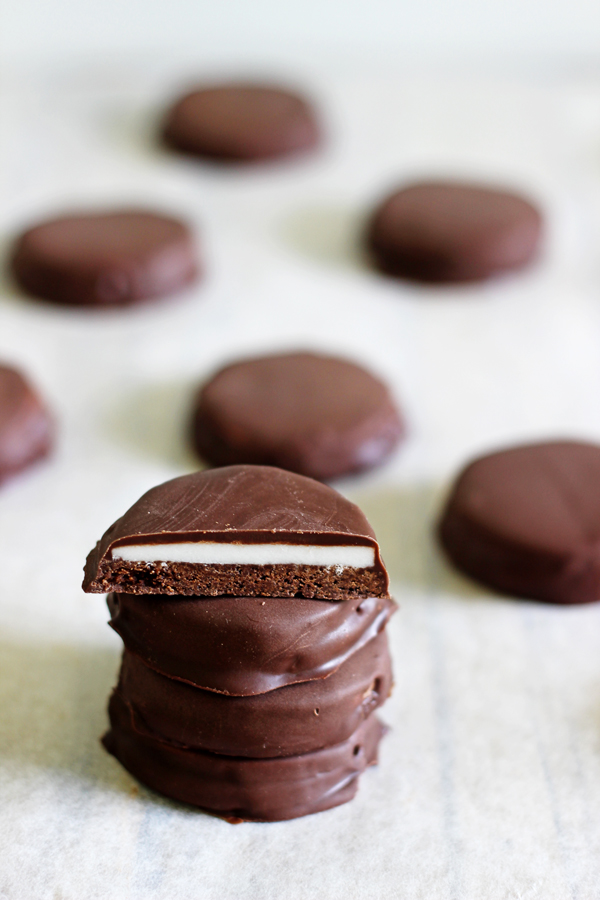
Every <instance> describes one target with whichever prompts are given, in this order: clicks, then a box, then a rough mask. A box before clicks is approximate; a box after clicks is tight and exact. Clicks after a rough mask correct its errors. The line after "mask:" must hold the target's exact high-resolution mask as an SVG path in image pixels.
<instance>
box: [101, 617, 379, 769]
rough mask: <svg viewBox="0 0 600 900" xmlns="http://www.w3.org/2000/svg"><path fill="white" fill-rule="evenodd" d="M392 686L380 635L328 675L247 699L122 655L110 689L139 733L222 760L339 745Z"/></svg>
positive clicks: (130, 656) (295, 753)
mask: <svg viewBox="0 0 600 900" xmlns="http://www.w3.org/2000/svg"><path fill="white" fill-rule="evenodd" d="M216 602H217V603H218V602H219V601H216ZM391 687H392V669H391V662H390V656H389V651H388V646H387V635H386V634H385V632H383V633H382V634H379V635H377V636H376V637H374V638H373V640H371V641H369V642H368V643H367V644H365V645H364V646H363V647H361V649H360V650H357V651H356V653H354V654H353V655H352V656H351V657H350V658H349V659H347V660H346V662H345V663H344V664H343V665H342V666H340V668H339V669H337V671H335V672H334V673H333V674H332V675H329V676H328V677H327V678H319V679H317V680H316V681H305V682H302V683H301V684H291V685H288V686H287V687H282V688H279V689H278V690H275V691H268V692H267V693H266V694H256V695H254V696H250V697H232V696H227V695H225V694H216V693H215V692H214V691H204V690H201V689H200V688H197V687H192V686H191V685H189V684H185V683H184V682H182V681H175V680H174V679H172V678H166V677H165V676H164V675H159V674H158V672H155V671H154V669H150V668H149V667H148V666H146V665H145V664H144V663H143V662H142V661H141V660H140V659H139V658H138V657H137V656H134V655H133V654H132V653H128V652H127V651H125V653H124V655H123V663H122V665H121V673H120V677H119V684H118V686H117V688H116V690H117V692H118V693H119V695H120V697H121V700H123V702H124V703H125V704H126V705H127V706H128V707H129V711H130V713H131V722H132V726H133V728H134V729H135V730H136V731H137V732H139V733H140V734H145V735H147V736H148V737H152V738H155V739H156V740H163V741H168V742H169V743H171V744H177V745H178V746H181V747H185V748H195V749H199V750H210V751H211V752H212V753H221V754H224V755H225V756H246V757H253V758H265V757H275V756H295V755H297V754H299V753H310V752H312V751H313V750H320V749H321V748H322V747H329V746H331V745H333V744H339V743H341V742H342V741H345V740H346V739H347V738H348V737H349V736H350V735H351V734H352V733H353V732H354V731H356V729H357V728H358V726H359V725H360V724H361V722H363V721H364V720H365V719H366V718H367V716H369V715H370V714H371V713H372V712H373V711H374V710H375V709H377V707H378V706H381V704H382V703H385V701H386V700H387V698H388V696H389V694H390V690H391Z"/></svg>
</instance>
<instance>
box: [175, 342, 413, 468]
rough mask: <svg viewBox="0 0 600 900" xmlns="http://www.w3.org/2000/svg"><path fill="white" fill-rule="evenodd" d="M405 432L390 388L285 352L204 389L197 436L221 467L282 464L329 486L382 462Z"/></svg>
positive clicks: (224, 374) (350, 369) (222, 374)
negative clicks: (335, 479) (236, 464)
mask: <svg viewBox="0 0 600 900" xmlns="http://www.w3.org/2000/svg"><path fill="white" fill-rule="evenodd" d="M403 433H404V425H403V422H402V420H401V418H400V415H399V413H398V410H397V409H396V406H395V404H394V401H393V399H392V397H391V395H390V392H389V390H388V389H387V387H386V386H385V385H384V384H383V383H382V382H381V381H379V379H377V378H375V377H374V376H373V375H371V374H370V372H367V371H365V369H362V368H360V366H357V365H355V364H354V363H351V362H348V361H347V360H343V359H335V358H332V357H326V356H316V355H315V354H313V353H287V354H283V355H279V356H267V357H259V358H257V359H248V360H244V361H242V362H238V363H234V364H232V365H229V366H227V367H226V368H224V369H221V370H220V371H219V372H217V374H216V375H215V376H214V377H213V378H212V379H211V381H209V382H208V384H206V385H205V386H204V387H203V388H202V389H201V390H200V392H199V394H198V396H197V398H196V402H195V407H194V413H193V425H192V439H193V443H194V446H195V448H196V450H197V451H198V453H199V454H200V456H202V457H203V458H204V459H205V460H207V461H208V462H209V463H212V464H213V465H216V466H226V465H232V464H235V463H256V464H259V465H272V466H280V467H281V468H282V469H289V470H290V471H292V472H299V473H300V474H301V475H308V476H309V477H311V478H317V479H320V480H322V481H325V480H327V479H330V478H338V477H341V476H342V475H349V474H351V473H353V472H360V471H362V470H364V469H370V468H372V467H373V466H376V465H379V464H380V463H381V462H383V460H384V459H386V457H388V456H389V454H390V453H391V452H392V450H393V449H394V448H395V446H396V444H397V443H398V441H399V440H400V438H401V437H402V435H403Z"/></svg>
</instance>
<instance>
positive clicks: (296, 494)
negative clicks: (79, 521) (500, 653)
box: [84, 466, 396, 821]
mask: <svg viewBox="0 0 600 900" xmlns="http://www.w3.org/2000/svg"><path fill="white" fill-rule="evenodd" d="M84 588H85V590H87V591H91V592H106V591H108V592H109V596H108V605H109V609H110V613H111V623H110V624H111V625H112V627H113V628H114V629H115V630H116V631H117V633H118V634H119V635H120V636H121V638H122V639H123V642H124V644H125V650H124V653H123V659H122V665H121V671H120V675H119V681H118V684H117V687H116V688H115V690H114V692H113V695H112V697H111V698H110V702H109V716H110V723H111V727H110V730H109V731H108V733H107V734H106V735H105V737H104V739H103V741H104V745H105V747H106V749H107V750H108V751H109V752H110V753H112V754H113V755H114V756H115V757H116V758H117V759H118V760H119V761H120V762H121V763H122V764H123V765H124V766H125V768H126V769H128V771H129V772H131V774H132V775H134V776H135V777H136V778H138V779H139V781H141V782H142V783H144V784H146V785H147V786H149V787H151V788H153V789H154V790H156V791H158V792H160V793H162V794H164V795H166V796H168V797H170V798H172V799H174V800H178V801H181V802H185V803H189V804H193V805H195V806H198V807H201V808H202V809H205V810H207V811H209V812H212V813H215V814H217V815H219V816H223V817H225V818H227V819H229V820H230V821H237V820H258V821H277V820H283V819H291V818H295V817H297V816H303V815H307V814H309V813H313V812H318V811H321V810H325V809H329V808H330V807H333V806H337V805H339V804H341V803H345V802H347V801H348V800H350V799H352V797H353V796H354V794H355V793H356V790H357V786H358V776H359V775H360V774H361V773H362V772H363V771H364V770H365V768H367V767H368V766H369V765H372V764H374V763H376V762H377V749H378V744H379V741H380V739H381V737H382V735H383V733H384V731H385V728H384V726H383V725H382V724H381V723H380V722H379V720H378V719H377V717H376V716H375V715H374V710H375V709H376V708H377V707H378V706H380V705H381V704H382V703H383V702H384V701H385V700H386V699H387V697H388V695H389V693H390V690H391V686H392V672H391V662H390V657H389V652H388V646H387V635H386V633H385V626H386V624H387V622H388V620H389V618H390V616H391V615H392V614H393V612H394V611H395V608H396V606H395V604H394V601H393V600H391V599H390V598H389V594H388V578H387V573H386V570H385V567H384V565H383V562H382V561H381V558H380V555H379V548H378V545H377V542H376V540H375V537H374V534H373V532H372V529H371V528H370V526H369V524H368V522H367V521H366V519H365V517H364V516H363V514H362V513H361V511H360V510H359V509H358V508H357V507H356V506H354V504H352V503H350V502H349V501H347V500H345V499H344V498H343V497H342V496H341V495H340V494H338V493H337V492H336V491H334V490H333V489H332V488H330V487H327V486H325V485H323V484H321V483H319V482H316V481H313V480H312V479H308V478H305V477H303V476H299V475H295V474H293V473H290V472H286V471H283V470H281V469H275V468H271V467H267V466H229V467H225V468H221V469H214V470H211V471H208V472H202V473H196V474H194V475H188V476H184V477H182V478H176V479H174V480H173V481H170V482H166V483H165V484H163V485H159V486H158V487H157V488H154V489H152V490H151V491H149V492H148V493H147V494H145V495H144V496H143V497H142V498H141V499H140V500H139V501H138V502H137V503H136V504H134V506H133V507H132V508H131V509H130V510H129V511H128V512H127V513H125V515H124V516H123V517H122V518H121V519H119V520H118V521H117V522H116V523H115V524H114V525H113V526H112V527H111V528H110V529H109V530H108V531H107V532H106V534H105V535H104V537H103V538H102V540H101V541H100V542H99V543H98V545H97V546H96V548H95V549H94V550H93V551H92V553H90V555H89V557H88V561H87V564H86V575H85V580H84Z"/></svg>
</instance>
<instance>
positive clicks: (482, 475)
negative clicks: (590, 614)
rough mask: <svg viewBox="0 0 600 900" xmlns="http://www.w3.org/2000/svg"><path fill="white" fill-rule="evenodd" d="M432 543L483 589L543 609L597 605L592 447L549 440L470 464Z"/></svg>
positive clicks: (599, 550)
mask: <svg viewBox="0 0 600 900" xmlns="http://www.w3.org/2000/svg"><path fill="white" fill-rule="evenodd" d="M439 536H440V540H441V543H442V546H443V547H444V549H445V551H446V553H447V554H448V556H449V557H450V559H451V560H452V561H453V562H454V563H455V565H456V566H457V567H458V568H459V569H461V570H462V571H463V572H465V573H466V574H467V575H471V576H472V577H473V578H475V579H477V580H478V581H481V582H482V583H483V584H485V585H488V586H489V587H491V588H494V589H496V590H499V591H502V592H504V593H507V594H514V595H515V596H517V597H524V598H531V599H533V600H544V601H547V602H550V603H589V602H592V601H594V600H599V599H600V447H598V446H596V445H594V444H585V443H575V442H572V441H556V442H551V443H543V444H531V445H526V446H522V447H514V448H512V449H510V450H504V451H502V452H499V453H493V454H491V455H490V456H484V457H482V458H481V459H477V460H475V461H474V462H472V463H471V464H470V465H469V466H467V468H466V469H465V470H464V471H463V472H462V474H461V475H460V476H459V478H458V480H457V482H456V484H455V486H454V488H453V490H452V493H451V495H450V498H449V500H448V502H447V505H446V508H445V511H444V513H443V516H442V519H441V522H440V525H439Z"/></svg>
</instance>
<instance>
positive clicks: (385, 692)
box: [104, 597, 395, 821]
mask: <svg viewBox="0 0 600 900" xmlns="http://www.w3.org/2000/svg"><path fill="white" fill-rule="evenodd" d="M154 599H155V598H146V600H145V604H144V606H143V608H146V609H148V610H151V609H152V602H153V600H154ZM169 599H171V601H173V600H175V599H176V598H169ZM165 600H166V602H167V603H168V600H167V598H165ZM222 602H223V601H221V600H220V599H218V598H214V599H210V600H204V599H202V598H196V599H192V598H188V599H187V601H186V603H185V607H186V609H187V610H189V611H191V610H193V609H194V607H196V608H198V607H199V608H200V610H202V609H203V608H204V609H206V606H207V604H208V605H210V607H211V609H210V610H209V612H211V618H213V617H214V614H215V613H217V612H218V608H219V604H221V603H222ZM267 603H269V601H267V602H265V604H264V605H263V606H261V608H262V609H263V612H264V615H263V616H262V617H261V619H258V620H256V621H255V623H254V625H253V624H252V620H251V619H249V618H248V617H245V619H243V620H242V621H243V625H242V627H243V628H246V629H248V628H250V633H252V631H254V632H255V639H256V643H257V644H259V643H260V641H261V633H262V638H263V639H264V633H265V629H266V630H267V631H268V630H269V622H268V610H269V608H270V607H275V606H276V604H273V603H272V602H271V603H269V605H268V606H267ZM287 603H288V604H289V607H288V608H289V612H290V614H291V616H292V618H293V611H294V603H293V602H290V600H287ZM323 604H325V606H324V605H323ZM223 605H224V606H227V605H229V601H225V603H224V604H223ZM359 605H360V603H359V602H358V601H357V602H355V603H354V607H355V608H354V609H353V608H352V606H353V604H348V606H347V607H346V608H345V609H346V611H347V612H346V616H345V617H344V618H345V619H346V630H348V631H350V632H351V631H352V629H349V628H348V625H349V623H350V622H351V621H352V618H353V615H354V617H357V616H361V615H362V616H364V623H365V627H364V629H363V631H362V632H360V631H357V627H356V626H355V627H354V632H355V633H354V634H353V640H354V647H352V648H351V652H350V653H349V654H348V648H346V655H345V656H343V657H342V658H343V661H342V662H341V664H339V665H338V666H337V667H335V661H331V660H330V661H329V662H330V665H329V666H327V665H324V668H325V669H326V670H327V674H326V675H325V677H315V676H314V673H313V674H312V677H311V676H309V678H310V680H306V681H302V680H300V679H301V678H302V677H303V676H302V673H301V672H296V673H295V675H294V677H295V679H296V680H295V681H294V682H293V683H291V684H286V685H284V686H282V687H278V688H275V689H272V690H268V691H264V692H261V693H249V694H245V695H232V694H230V693H223V692H219V691H217V690H214V689H212V690H206V689H204V688H201V687H199V686H197V685H194V684H190V683H189V682H187V681H184V680H182V679H181V678H180V677H177V676H175V677H173V674H172V673H169V674H167V673H165V672H160V671H156V669H154V668H152V667H150V666H149V665H147V663H146V662H144V661H143V660H142V659H141V658H140V656H139V655H137V653H133V652H131V651H129V650H127V649H126V650H125V652H124V654H123V662H122V666H121V672H120V676H119V682H118V685H117V687H116V689H115V691H114V693H113V696H112V697H111V700H110V704H109V714H110V722H111V730H110V731H109V732H108V734H107V735H106V736H105V738H104V746H105V747H106V749H107V750H108V751H109V752H110V753H112V754H113V755H114V756H115V757H116V758H117V759H118V760H119V761H120V762H121V763H122V765H124V766H125V768H126V769H128V770H129V772H131V774H132V775H134V776H135V777H136V778H137V779H138V780H139V781H141V782H143V783H144V784H146V785H147V786H148V787H151V788H153V789H154V790H156V791H158V792H159V793H162V794H165V795H166V796H168V797H170V798H172V799H174V800H179V801H183V802H185V803H189V804H192V805H195V806H199V807H201V808H202V809H204V810H206V811H209V812H212V813H215V814H217V815H220V816H223V817H225V818H227V819H230V820H240V819H241V820H255V821H278V820H282V819H291V818H295V817H297V816H303V815H307V814H309V813H313V812H319V811H322V810H325V809H329V808H331V807H333V806H337V805H339V804H342V803H345V802H347V801H348V800H350V799H352V797H353V796H354V794H355V793H356V790H357V787H358V776H359V775H360V774H361V773H362V772H363V771H364V770H365V768H367V766H369V765H373V764H374V763H376V762H377V747H378V744H379V740H380V738H381V736H382V735H383V733H384V730H385V729H384V727H383V726H382V725H381V724H380V723H379V722H378V720H377V719H376V717H375V716H374V715H373V712H374V710H375V709H376V708H377V707H378V706H380V705H381V704H382V703H383V702H385V700H386V699H387V697H388V696H389V694H390V691H391V687H392V670H391V661H390V657H389V651H388V645H387V635H386V634H385V631H384V627H385V624H386V622H387V620H388V618H389V616H390V615H391V613H392V612H393V611H394V608H395V607H394V604H393V603H392V602H390V601H386V600H379V601H378V602H377V604H376V605H375V606H373V605H372V604H371V606H370V605H369V603H368V602H365V608H366V609H369V613H370V615H365V613H362V614H359V613H357V612H356V609H357V608H358V607H359ZM248 606H249V608H253V607H254V608H255V607H256V604H255V601H253V600H250V602H249V604H248ZM109 607H110V608H111V611H112V612H113V615H115V613H116V614H117V615H120V614H122V606H121V604H118V603H116V602H115V598H114V597H113V598H110V599H109ZM300 607H301V610H302V615H301V616H300V617H299V618H300V620H302V621H300V622H298V624H299V625H302V624H303V623H304V624H305V622H306V619H307V618H308V619H309V620H311V619H312V621H313V622H314V621H318V620H319V619H320V618H321V617H323V615H324V614H325V613H328V614H329V615H331V613H332V612H333V610H332V609H330V608H329V607H330V604H329V603H328V602H327V601H321V600H303V601H302V604H300ZM176 608H177V606H176V604H174V610H175V609H176ZM236 608H237V609H238V611H240V609H243V606H241V607H240V603H239V601H238V603H237V607H236ZM311 610H312V611H313V612H312V616H311ZM343 611H344V610H342V609H341V608H340V609H339V610H338V615H339V613H340V612H343ZM143 618H144V616H143V615H142V618H141V621H143ZM204 618H205V617H204ZM249 622H250V625H249ZM289 624H290V626H291V630H292V631H293V630H294V629H293V625H292V623H289ZM227 625H228V628H230V627H231V622H230V620H229V619H228V620H227ZM340 626H341V623H340ZM376 629H378V630H376ZM340 630H341V631H342V632H343V631H344V628H343V627H340ZM302 631H303V630H302V629H301V630H300V632H299V633H300V634H301V633H302ZM373 631H375V633H374V634H373ZM324 636H325V635H324ZM198 637H199V638H200V635H198ZM327 638H328V639H331V635H327ZM190 639H192V640H193V634H191V635H190ZM219 643H221V644H222V642H219V641H218V639H217V640H216V644H217V645H218V644H219ZM250 643H252V641H251V640H250ZM136 646H138V645H137V644H136ZM333 646H334V647H336V648H337V649H338V650H339V642H338V641H333ZM314 652H318V648H316V647H315V648H314ZM270 662H271V664H272V661H270ZM212 680H213V681H214V679H212ZM243 681H244V679H242V680H241V681H240V684H241V683H243ZM248 682H249V683H250V684H251V685H252V684H254V683H255V679H253V678H249V679H248Z"/></svg>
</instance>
